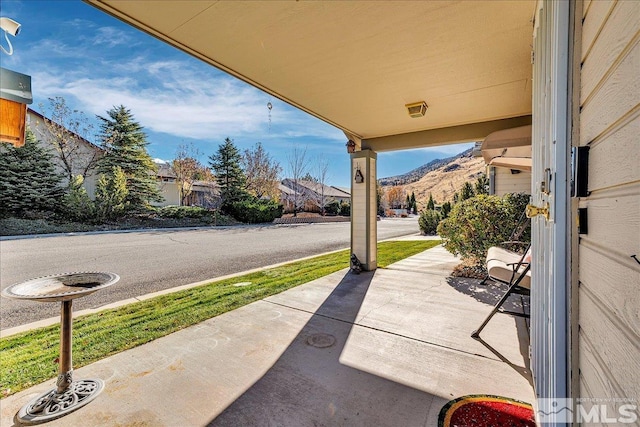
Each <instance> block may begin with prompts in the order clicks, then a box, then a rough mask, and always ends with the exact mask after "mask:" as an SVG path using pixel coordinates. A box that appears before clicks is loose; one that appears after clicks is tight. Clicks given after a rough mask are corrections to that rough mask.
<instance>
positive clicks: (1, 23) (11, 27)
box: [0, 17, 20, 55]
mask: <svg viewBox="0 0 640 427" xmlns="http://www.w3.org/2000/svg"><path fill="white" fill-rule="evenodd" d="M0 28H2V31H4V38H5V40H6V41H7V44H8V45H9V50H6V49H5V48H4V47H3V46H0V49H2V51H3V52H4V53H6V54H7V55H13V46H12V45H11V41H10V40H9V36H8V35H7V34H11V35H12V36H14V37H15V36H17V35H18V34H19V33H20V24H19V23H17V22H16V21H14V20H13V19H11V18H5V17H2V18H0Z"/></svg>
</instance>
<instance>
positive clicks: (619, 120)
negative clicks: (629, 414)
mask: <svg viewBox="0 0 640 427" xmlns="http://www.w3.org/2000/svg"><path fill="white" fill-rule="evenodd" d="M582 6H583V10H582V13H583V26H582V35H581V39H582V40H581V42H582V52H581V63H582V64H581V65H582V68H581V69H582V72H581V76H580V139H579V143H580V145H581V146H589V147H590V154H589V157H590V158H589V192H590V194H589V196H588V197H584V198H582V199H581V200H580V201H579V206H580V207H582V208H587V210H588V227H589V228H588V234H583V235H580V240H579V250H578V253H579V260H578V262H579V269H578V280H579V289H578V302H579V304H578V311H579V313H578V322H579V336H578V341H579V362H578V363H579V368H580V371H579V372H580V375H579V388H580V390H579V391H580V395H581V397H582V398H603V397H605V398H606V397H626V398H634V399H637V398H638V397H640V264H638V262H636V261H635V260H634V259H633V258H632V257H631V256H632V255H637V256H638V257H640V166H639V165H640V139H639V138H640V2H638V1H633V0H631V1H617V2H616V1H584V2H583V3H582Z"/></svg>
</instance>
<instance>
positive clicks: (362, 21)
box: [86, 0, 535, 151]
mask: <svg viewBox="0 0 640 427" xmlns="http://www.w3.org/2000/svg"><path fill="white" fill-rule="evenodd" d="M86 1H87V2H88V3H90V4H92V5H94V6H95V7H97V8H99V9H101V10H103V11H105V12H107V13H110V14H112V15H114V16H116V17H117V18H119V19H121V20H123V21H124V22H127V23H129V24H131V25H132V26H135V27H137V28H139V29H141V30H143V31H146V32H148V33H150V34H152V35H154V36H156V37H158V38H159V39H161V40H163V41H165V42H167V43H169V44H171V45H173V46H175V47H177V48H179V49H182V50H184V51H185V52H188V53H190V54H192V55H194V56H195V57H197V58H200V59H202V60H203V61H205V62H207V63H210V64H211V65H214V66H216V67H218V68H220V69H222V70H224V71H226V72H228V73H230V74H232V75H234V76H236V77H238V78H240V79H242V80H244V81H246V82H248V83H250V84H252V85H254V86H256V87H258V88H260V89H263V90H265V91H266V92H269V93H270V94H272V95H273V96H276V97H278V98H280V99H282V100H284V101H286V102H288V103H289V104H291V105H294V106H296V107H299V108H301V109H302V110H304V111H306V112H308V113H310V114H312V115H314V116H316V117H318V118H320V119H322V120H324V121H326V122H328V123H330V124H333V125H335V126H336V127H338V128H340V129H342V130H343V131H344V132H345V134H347V135H348V136H350V137H352V138H353V139H355V140H357V141H358V142H360V140H365V141H363V142H362V145H363V146H369V147H371V148H373V149H376V150H379V151H384V150H391V149H399V148H411V147H417V146H426V145H438V144H443V143H452V142H462V141H470V140H481V139H482V138H484V137H485V136H487V135H488V134H489V133H491V132H493V131H496V130H499V129H504V128H509V127H515V126H520V125H525V124H528V123H530V114H531V45H532V28H533V24H532V18H533V14H534V8H535V0H526V1H524V0H516V1H466V2H465V1H462V2H460V1H446V2H445V1H423V2H415V1H413V2H401V1H394V2H355V1H354V2H307V1H298V2H294V1H263V2H235V1H234V2H231V1H206V0H196V1H187V0H182V1H150V0H126V1H123V0H86ZM418 101H425V102H426V103H427V105H428V107H429V108H428V110H427V112H426V114H425V116H424V117H420V118H411V117H409V115H408V113H407V110H406V108H405V104H409V103H413V102H418Z"/></svg>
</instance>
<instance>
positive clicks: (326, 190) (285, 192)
mask: <svg viewBox="0 0 640 427" xmlns="http://www.w3.org/2000/svg"><path fill="white" fill-rule="evenodd" d="M279 188H280V192H281V193H280V202H281V203H282V205H283V206H284V211H285V212H293V210H294V204H297V205H298V210H303V211H306V212H321V211H322V205H323V203H322V201H323V198H324V206H326V205H328V204H329V203H332V202H334V201H338V202H340V203H350V202H351V194H350V193H349V192H348V191H346V189H342V188H339V187H334V186H331V185H324V184H320V183H319V182H314V181H306V180H298V181H297V182H296V181H294V180H293V179H290V178H286V179H283V180H282V182H281V183H280V185H279Z"/></svg>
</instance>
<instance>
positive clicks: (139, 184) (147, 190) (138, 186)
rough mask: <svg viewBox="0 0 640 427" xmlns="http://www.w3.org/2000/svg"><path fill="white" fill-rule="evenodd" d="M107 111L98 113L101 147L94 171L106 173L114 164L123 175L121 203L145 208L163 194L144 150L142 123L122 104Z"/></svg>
mask: <svg viewBox="0 0 640 427" xmlns="http://www.w3.org/2000/svg"><path fill="white" fill-rule="evenodd" d="M107 114H108V116H109V117H107V118H105V117H100V116H98V118H99V119H100V120H101V121H102V123H101V125H100V130H101V133H100V136H99V138H100V140H101V141H102V148H104V149H105V155H104V156H103V157H102V158H101V159H100V161H99V164H98V171H99V172H100V173H101V174H106V175H109V174H112V173H113V168H115V167H119V168H121V169H122V172H123V173H124V176H125V177H126V189H127V197H126V200H125V204H126V205H127V206H128V208H129V209H132V210H140V209H146V208H148V206H149V204H150V203H151V202H161V201H162V200H163V198H162V196H161V195H160V189H159V188H158V184H157V183H156V175H155V173H156V172H157V168H156V165H155V163H153V160H152V159H151V156H149V153H148V152H147V145H149V143H148V142H147V135H146V134H145V133H144V131H143V128H142V126H141V125H140V124H139V123H138V122H136V121H135V120H134V117H133V115H132V114H131V111H130V110H128V109H127V108H125V107H124V106H123V105H121V106H119V107H114V108H112V109H111V110H109V111H107Z"/></svg>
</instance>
